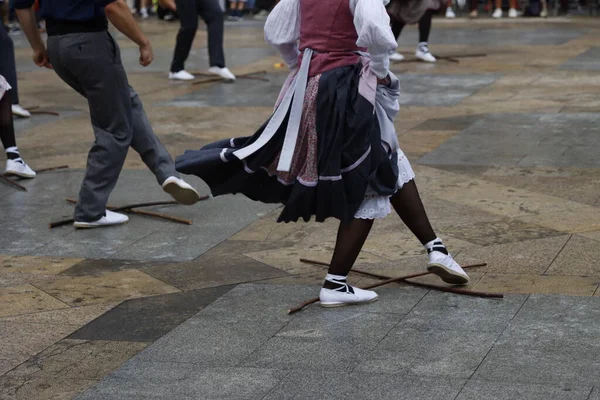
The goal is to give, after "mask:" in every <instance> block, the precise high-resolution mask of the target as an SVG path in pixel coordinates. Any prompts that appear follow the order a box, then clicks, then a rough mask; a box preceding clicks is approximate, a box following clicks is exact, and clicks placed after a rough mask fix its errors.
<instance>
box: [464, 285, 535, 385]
mask: <svg viewBox="0 0 600 400" xmlns="http://www.w3.org/2000/svg"><path fill="white" fill-rule="evenodd" d="M530 297H531V295H530V294H528V295H527V298H526V299H525V301H524V302H523V304H521V306H520V307H519V309H518V310H517V312H515V315H513V316H512V318H511V319H510V321H508V323H507V324H506V326H505V327H504V329H503V330H502V332H500V334H499V335H498V336H497V337H496V340H494V343H493V344H492V346H491V347H490V349H489V350H488V351H487V353H486V354H485V356H483V359H482V360H481V362H480V363H479V365H477V367H476V368H475V370H474V371H473V373H472V374H471V376H469V378H468V379H467V382H469V381H471V379H472V378H473V376H474V375H475V374H476V373H477V371H478V370H479V368H480V367H481V365H482V364H483V363H484V362H485V360H486V359H487V358H488V356H489V355H490V353H491V352H492V350H493V349H494V347H495V346H496V343H498V340H500V338H501V337H502V335H504V332H506V330H507V329H508V327H509V326H510V323H511V322H512V321H513V320H514V319H515V318H516V316H517V315H519V313H520V312H521V310H522V309H523V307H524V306H525V304H527V302H528V301H529V298H530ZM465 385H466V383H465Z"/></svg>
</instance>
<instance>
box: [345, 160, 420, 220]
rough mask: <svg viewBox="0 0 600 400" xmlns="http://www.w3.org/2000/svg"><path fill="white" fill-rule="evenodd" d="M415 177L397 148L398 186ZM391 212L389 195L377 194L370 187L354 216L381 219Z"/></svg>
mask: <svg viewBox="0 0 600 400" xmlns="http://www.w3.org/2000/svg"><path fill="white" fill-rule="evenodd" d="M413 179H415V172H414V171H413V169H412V167H411V166H410V162H409V161H408V158H406V155H405V154H404V153H403V152H402V150H400V149H398V187H399V188H401V187H402V186H404V184H405V183H408V182H410V181H412V180H413ZM391 212H392V204H391V203H390V197H389V196H377V195H375V194H374V192H373V190H372V189H367V194H366V198H365V200H364V201H363V203H362V204H361V205H360V207H359V209H358V211H357V212H356V214H355V215H354V218H360V219H381V218H385V217H387V216H388V215H389V214H390V213H391Z"/></svg>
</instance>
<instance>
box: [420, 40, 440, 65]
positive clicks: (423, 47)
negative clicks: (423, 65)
mask: <svg viewBox="0 0 600 400" xmlns="http://www.w3.org/2000/svg"><path fill="white" fill-rule="evenodd" d="M415 56H416V57H417V58H419V59H421V60H423V61H425V62H430V63H434V62H436V61H437V60H436V58H435V57H434V56H433V54H431V52H430V51H429V46H427V43H419V45H418V46H417V51H415Z"/></svg>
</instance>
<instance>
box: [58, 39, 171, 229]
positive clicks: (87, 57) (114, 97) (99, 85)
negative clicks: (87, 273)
mask: <svg viewBox="0 0 600 400" xmlns="http://www.w3.org/2000/svg"><path fill="white" fill-rule="evenodd" d="M48 53H49V57H50V62H51V63H52V66H53V67H54V70H55V71H56V73H57V75H58V76H59V77H60V78H61V79H62V80H63V81H65V83H67V84H68V85H69V86H71V87H72V88H73V89H75V90H76V91H77V92H79V93H80V94H81V95H82V96H84V97H85V98H86V99H87V100H88V105H89V108H90V117H91V120H92V127H93V129H94V135H95V137H96V140H95V142H94V145H93V146H92V148H91V149H90V152H89V154H88V161H87V168H86V173H85V177H84V180H83V183H82V185H81V190H80V192H79V201H78V202H77V206H76V207H75V221H81V222H91V221H96V220H98V219H100V218H101V217H102V216H103V215H104V214H105V211H106V204H107V202H108V197H109V195H110V193H111V192H112V190H113V189H114V187H115V184H116V183H117V179H118V177H119V174H120V172H121V169H122V168H123V163H124V162H125V157H126V156H127V151H128V149H129V146H130V145H131V147H133V149H134V150H135V151H136V152H138V153H139V154H140V155H141V156H142V160H143V161H144V163H145V164H146V165H147V166H148V168H149V169H150V170H151V171H152V172H153V173H154V175H155V176H156V178H157V180H158V183H159V184H162V183H163V182H164V181H165V179H166V178H168V177H169V176H178V174H177V173H176V171H175V165H174V163H173V160H172V158H171V156H170V155H169V153H168V152H167V150H166V149H165V148H164V146H163V145H162V144H161V143H160V141H159V140H158V138H157V137H156V135H155V134H154V131H153V130H152V126H151V125H150V121H148V118H147V116H146V113H145V112H144V108H143V106H142V102H141V101H140V99H139V97H138V95H137V93H136V92H135V90H134V89H133V88H132V87H131V86H129V83H128V81H127V74H126V73H125V69H124V68H123V65H122V63H121V55H120V51H119V47H118V45H117V44H116V42H115V41H114V40H113V38H112V37H111V36H110V34H109V33H108V32H95V33H74V34H69V35H62V36H51V37H49V38H48Z"/></svg>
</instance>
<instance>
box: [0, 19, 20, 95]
mask: <svg viewBox="0 0 600 400" xmlns="http://www.w3.org/2000/svg"><path fill="white" fill-rule="evenodd" d="M0 75H2V76H3V77H4V78H5V79H6V81H7V82H8V84H9V85H10V86H12V90H10V91H9V92H8V93H10V96H11V101H12V103H13V104H19V89H18V87H17V66H16V64H15V47H14V45H13V41H12V39H11V38H10V36H8V32H7V31H6V28H5V27H4V24H2V22H0Z"/></svg>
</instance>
